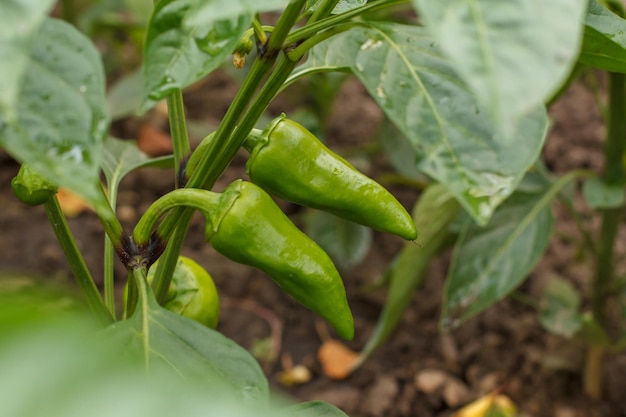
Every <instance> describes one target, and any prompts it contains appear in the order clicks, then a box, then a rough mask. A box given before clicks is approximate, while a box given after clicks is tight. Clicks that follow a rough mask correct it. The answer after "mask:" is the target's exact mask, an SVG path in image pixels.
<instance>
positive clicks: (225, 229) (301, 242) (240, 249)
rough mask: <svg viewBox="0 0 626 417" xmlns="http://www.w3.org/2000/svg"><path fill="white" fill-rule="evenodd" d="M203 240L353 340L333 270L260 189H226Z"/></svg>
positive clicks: (245, 185)
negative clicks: (265, 277)
mask: <svg viewBox="0 0 626 417" xmlns="http://www.w3.org/2000/svg"><path fill="white" fill-rule="evenodd" d="M206 237H207V240H208V241H209V242H210V243H211V245H212V246H213V247H214V248H215V250H217V251H218V252H220V253H221V254H222V255H224V256H226V257H227V258H229V259H231V260H233V261H235V262H239V263H242V264H246V265H251V266H254V267H256V268H258V269H260V270H261V271H263V272H265V273H266V274H267V275H268V276H269V277H270V278H272V280H273V281H274V282H276V283H277V284H278V285H279V286H280V287H281V288H282V289H283V290H285V291H286V292H287V293H288V294H290V295H291V296H292V297H293V298H294V299H296V300H297V301H299V302H300V303H302V304H303V305H304V306H306V307H308V308H309V309H311V310H313V311H314V312H316V313H317V314H319V315H320V316H322V317H323V318H325V319H326V320H327V321H328V322H329V323H330V324H331V325H332V326H333V327H334V328H335V330H337V333H338V334H339V335H340V336H341V337H343V338H345V339H352V337H353V336H354V321H353V318H352V313H351V312H350V307H349V306H348V302H347V300H346V291H345V288H344V286H343V281H342V280H341V276H340V275H339V272H338V271H337V269H336V268H335V265H334V264H333V262H332V261H331V260H330V258H329V257H328V255H327V254H326V252H324V250H322V248H320V247H319V246H318V245H317V244H316V243H315V242H313V241H312V240H311V239H310V238H309V237H307V236H306V235H305V234H304V233H302V232H301V231H300V230H299V229H298V228H297V227H296V226H295V225H294V224H293V223H292V222H291V221H290V220H289V218H288V217H287V216H286V215H285V214H284V213H283V212H282V211H281V210H280V208H279V207H278V206H277V205H276V203H275V202H274V200H272V198H271V197H270V196H269V195H268V194H267V193H266V192H265V191H263V190H262V189H261V188H259V187H257V186H256V185H254V184H252V183H250V182H246V181H241V180H237V181H235V182H233V183H232V184H230V185H229V186H228V187H227V188H226V189H225V190H224V192H223V193H222V194H221V196H220V197H219V204H218V206H217V209H216V210H215V211H214V212H212V214H211V215H210V216H208V218H207V226H206Z"/></svg>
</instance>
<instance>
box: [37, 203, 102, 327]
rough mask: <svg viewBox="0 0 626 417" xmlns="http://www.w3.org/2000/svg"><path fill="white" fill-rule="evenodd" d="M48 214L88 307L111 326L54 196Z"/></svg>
mask: <svg viewBox="0 0 626 417" xmlns="http://www.w3.org/2000/svg"><path fill="white" fill-rule="evenodd" d="M45 208H46V214H47V215H48V219H49V220H50V224H51V225H52V229H53V230H54V234H55V235H56V237H57V240H58V241H59V244H60V245H61V248H62V249H63V253H64V254H65V258H66V259H67V261H68V262H69V264H70V269H71V270H72V274H73V275H74V279H76V282H77V283H78V286H79V287H80V289H81V291H82V293H83V295H84V296H85V298H86V299H87V305H88V306H89V308H90V309H91V312H92V313H93V314H94V316H95V317H96V319H98V321H100V322H101V323H102V324H105V325H107V324H110V323H112V322H113V321H114V319H113V316H112V315H111V314H110V312H109V310H108V309H107V306H106V305H105V304H104V302H103V301H102V297H101V296H100V292H99V291H98V288H97V287H96V284H95V283H94V281H93V278H92V276H91V273H90V272H89V269H88V268H87V265H86V264H85V260H84V259H83V257H82V255H81V253H80V251H79V250H78V246H77V245H76V241H75V240H74V237H73V235H72V232H71V230H70V227H69V225H68V224H67V221H66V220H65V216H64V215H63V212H62V211H61V206H59V200H58V199H57V197H56V196H52V197H51V198H50V199H48V201H47V202H46V204H45Z"/></svg>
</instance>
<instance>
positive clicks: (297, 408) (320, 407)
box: [287, 401, 348, 417]
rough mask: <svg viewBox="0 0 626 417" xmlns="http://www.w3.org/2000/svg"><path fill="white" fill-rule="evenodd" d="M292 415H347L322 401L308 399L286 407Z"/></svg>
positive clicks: (302, 416) (300, 416)
mask: <svg viewBox="0 0 626 417" xmlns="http://www.w3.org/2000/svg"><path fill="white" fill-rule="evenodd" d="M287 415H289V416H292V417H348V415H347V414H346V413H344V412H343V411H341V410H340V409H338V408H337V407H335V406H334V405H330V404H328V403H326V402H324V401H309V402H306V403H300V404H296V405H293V406H291V407H289V408H288V409H287Z"/></svg>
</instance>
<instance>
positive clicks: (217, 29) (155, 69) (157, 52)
mask: <svg viewBox="0 0 626 417" xmlns="http://www.w3.org/2000/svg"><path fill="white" fill-rule="evenodd" d="M194 3H197V1H196V0H161V1H160V2H159V3H158V4H157V5H156V7H155V9H154V12H153V14H152V18H151V19H150V23H149V25H148V31H147V34H146V43H145V47H144V56H145V58H144V67H143V76H144V98H143V105H142V111H145V110H147V109H149V108H150V107H151V106H153V105H154V104H156V102H158V101H159V100H161V99H163V98H165V97H166V96H167V95H168V94H169V93H170V92H172V91H173V90H174V89H176V88H181V89H182V88H185V87H187V86H189V85H191V84H193V83H195V82H196V81H198V80H200V79H202V78H203V77H204V76H206V75H207V74H208V73H210V72H211V71H213V70H214V69H216V68H218V67H219V66H220V65H222V63H223V62H224V60H225V59H226V57H228V56H230V55H231V54H232V52H233V50H234V49H235V46H236V45H237V43H238V42H239V38H240V37H241V35H242V34H243V32H244V31H245V30H246V29H247V28H248V27H249V26H250V22H251V21H252V16H253V14H252V13H243V12H242V13H241V14H234V15H228V16H219V17H218V16H213V17H210V18H207V19H200V20H197V21H195V22H196V23H194V24H193V25H189V26H187V25H185V26H184V25H183V19H185V16H190V15H194V12H193V5H194ZM231 3H232V2H226V3H224V2H219V5H220V7H221V8H224V9H228V8H229V7H228V5H230V4H231ZM206 4H207V5H211V4H212V5H213V6H215V5H216V3H215V2H213V3H206Z"/></svg>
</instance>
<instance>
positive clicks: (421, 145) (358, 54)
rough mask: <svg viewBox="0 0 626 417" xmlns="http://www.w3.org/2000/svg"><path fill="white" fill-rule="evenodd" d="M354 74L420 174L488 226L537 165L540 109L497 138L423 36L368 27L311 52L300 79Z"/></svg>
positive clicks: (413, 30)
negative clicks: (412, 154) (405, 142)
mask: <svg viewBox="0 0 626 417" xmlns="http://www.w3.org/2000/svg"><path fill="white" fill-rule="evenodd" d="M345 68H350V69H351V70H352V71H353V72H354V74H355V75H356V76H357V77H358V78H359V79H360V80H361V81H362V82H363V84H364V85H365V87H366V88H367V90H368V91H369V93H370V94H371V96H372V97H373V98H374V100H376V101H377V102H378V104H379V105H380V106H381V108H382V109H383V111H384V112H385V113H386V114H387V116H388V117H389V118H390V119H391V120H392V121H393V122H394V123H395V124H396V126H398V128H399V129H400V130H401V131H402V133H403V134H404V135H405V136H406V137H407V138H408V139H409V140H410V141H411V143H412V145H413V147H414V148H415V150H416V151H417V154H418V160H417V162H416V164H417V167H418V168H419V169H420V170H422V171H423V172H424V173H426V174H428V175H430V176H432V177H434V178H435V179H437V180H438V181H439V182H441V183H443V184H444V185H445V186H446V187H447V188H448V189H449V190H450V192H451V193H452V194H453V195H454V196H455V197H456V198H457V199H458V200H459V201H460V202H461V204H462V205H463V206H464V207H465V209H466V210H467V211H468V212H469V213H470V214H471V215H472V216H473V217H474V219H475V220H476V221H477V222H478V223H479V224H485V223H486V222H487V221H488V220H489V217H490V216H491V215H492V213H493V210H494V209H495V208H496V207H497V206H498V205H499V204H500V203H501V202H502V201H504V200H505V199H506V198H507V197H508V196H509V195H510V194H511V193H512V192H513V190H514V189H515V187H516V186H517V184H519V182H520V181H521V179H522V177H523V175H524V173H525V172H526V171H527V169H528V168H529V167H530V166H531V165H532V164H533V162H534V161H535V160H536V159H537V157H538V155H539V152H540V150H541V147H542V145H543V140H544V136H545V134H546V129H547V116H546V114H545V109H544V108H543V107H539V108H537V109H535V111H533V112H531V113H530V114H529V115H528V116H527V117H526V118H525V119H523V120H522V121H521V122H520V123H519V124H518V125H517V128H518V130H517V131H516V133H515V134H514V135H513V136H512V138H514V140H513V139H510V140H505V138H503V137H501V136H499V135H497V134H496V131H495V130H494V127H493V123H492V122H491V120H490V119H489V118H488V117H487V115H486V114H485V112H484V111H483V110H482V109H481V106H480V105H479V104H478V102H477V101H476V98H475V96H474V95H473V93H472V92H471V91H470V90H469V88H468V87H467V86H466V85H465V83H464V82H463V81H462V80H460V79H459V77H458V76H457V74H456V72H455V64H454V63H453V62H452V61H450V60H449V59H448V58H446V57H445V56H444V55H443V53H442V52H441V50H440V48H439V47H438V45H437V43H436V42H435V41H434V39H433V38H432V37H431V36H430V35H428V34H427V33H426V32H425V31H424V29H422V28H419V27H414V26H406V25H399V24H374V23H370V24H367V23H364V24H363V25H362V26H360V27H356V28H353V29H351V30H349V31H347V32H344V33H341V34H339V35H336V36H334V37H332V38H331V39H329V40H328V41H326V42H323V43H321V44H319V45H317V46H316V47H315V48H313V49H312V50H311V52H310V56H309V58H308V60H307V62H306V63H305V64H304V65H303V66H302V67H301V68H299V69H297V70H296V72H295V73H294V74H293V76H292V77H291V79H292V80H293V79H296V78H297V77H300V76H302V75H303V74H309V73H312V72H316V71H336V70H342V69H345Z"/></svg>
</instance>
